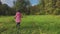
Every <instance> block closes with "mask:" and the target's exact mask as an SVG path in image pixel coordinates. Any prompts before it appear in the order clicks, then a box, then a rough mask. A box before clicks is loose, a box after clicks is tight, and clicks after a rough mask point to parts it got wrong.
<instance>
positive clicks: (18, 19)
mask: <svg viewBox="0 0 60 34" xmlns="http://www.w3.org/2000/svg"><path fill="white" fill-rule="evenodd" d="M21 16H22V15H21V12H20V10H18V11H17V12H16V15H15V21H16V24H17V27H18V28H19V27H20V23H21Z"/></svg>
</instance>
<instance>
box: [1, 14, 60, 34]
mask: <svg viewBox="0 0 60 34" xmlns="http://www.w3.org/2000/svg"><path fill="white" fill-rule="evenodd" d="M16 30H17V29H16V23H15V21H14V18H13V16H1V17H0V34H16V32H17V31H16ZM19 31H20V33H21V34H60V16H54V15H53V16H52V15H31V16H24V17H23V18H22V22H21V26H20V30H19Z"/></svg>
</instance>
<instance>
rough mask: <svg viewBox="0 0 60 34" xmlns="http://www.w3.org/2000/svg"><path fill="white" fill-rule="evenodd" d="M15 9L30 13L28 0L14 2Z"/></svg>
mask: <svg viewBox="0 0 60 34" xmlns="http://www.w3.org/2000/svg"><path fill="white" fill-rule="evenodd" d="M15 9H16V10H20V11H21V12H23V13H27V14H30V1H29V0H17V1H16V2H15Z"/></svg>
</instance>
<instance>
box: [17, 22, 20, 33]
mask: <svg viewBox="0 0 60 34" xmlns="http://www.w3.org/2000/svg"><path fill="white" fill-rule="evenodd" d="M16 26H17V34H19V33H20V23H17V25H16Z"/></svg>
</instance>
